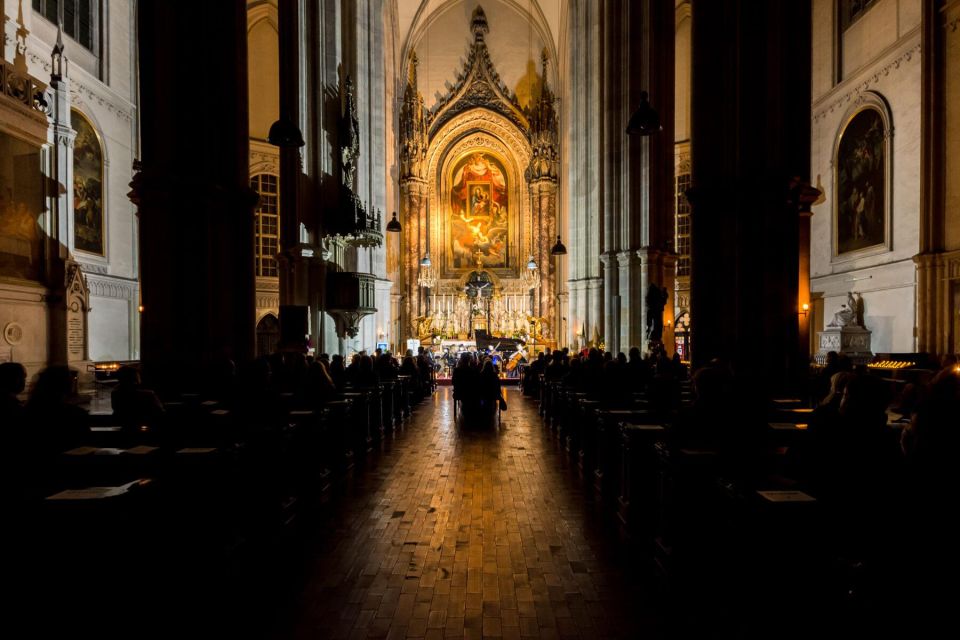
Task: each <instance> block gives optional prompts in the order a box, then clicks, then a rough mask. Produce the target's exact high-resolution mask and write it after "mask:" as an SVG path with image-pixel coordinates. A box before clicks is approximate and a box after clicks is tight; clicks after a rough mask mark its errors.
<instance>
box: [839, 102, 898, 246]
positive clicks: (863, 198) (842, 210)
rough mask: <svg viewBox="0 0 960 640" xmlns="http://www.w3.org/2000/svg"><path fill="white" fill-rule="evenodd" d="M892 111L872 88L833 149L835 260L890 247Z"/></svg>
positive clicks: (847, 119) (846, 122) (845, 121)
mask: <svg viewBox="0 0 960 640" xmlns="http://www.w3.org/2000/svg"><path fill="white" fill-rule="evenodd" d="M888 113H889V112H888V110H887V109H886V104H885V103H884V102H883V99H882V98H881V97H880V96H879V95H876V94H872V93H869V94H868V95H865V97H864V102H863V103H862V104H861V105H859V106H858V107H857V108H855V109H854V110H853V111H852V112H851V113H850V114H849V115H848V116H847V118H846V119H845V120H844V124H843V127H842V128H841V131H840V134H839V135H838V138H837V144H836V150H835V154H834V190H835V196H834V199H833V200H834V206H833V209H834V213H833V221H834V224H833V258H834V260H846V259H853V258H858V257H861V256H865V255H872V254H875V253H881V252H884V251H888V250H890V249H891V248H892V246H891V244H892V242H891V239H892V234H891V223H892V219H891V197H892V184H891V173H892V149H891V137H892V136H891V132H892V129H891V127H890V118H889V115H888Z"/></svg>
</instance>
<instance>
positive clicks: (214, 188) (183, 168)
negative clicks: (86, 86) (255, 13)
mask: <svg viewBox="0 0 960 640" xmlns="http://www.w3.org/2000/svg"><path fill="white" fill-rule="evenodd" d="M246 26H247V13H246V3H244V2H239V1H237V0H234V1H233V2H201V3H194V4H193V5H192V6H191V15H190V19H189V20H185V19H184V16H183V7H182V6H181V4H180V3H174V2H167V1H165V0H141V2H139V3H138V34H139V43H138V44H139V56H138V58H139V64H140V76H139V77H140V121H141V148H142V163H141V169H140V171H139V172H138V173H137V174H136V175H135V176H134V179H133V183H132V185H131V186H132V187H133V190H132V192H131V194H130V195H131V199H132V200H133V201H134V202H135V204H137V209H138V212H137V214H138V217H139V220H140V255H141V259H140V269H141V282H142V289H141V291H142V301H143V313H142V314H141V341H142V349H141V358H142V360H143V363H144V371H145V374H146V375H147V377H148V378H149V379H150V380H151V382H152V384H155V385H157V386H159V387H161V388H164V389H167V390H175V389H196V388H199V387H200V386H202V384H203V382H204V377H203V376H204V374H205V373H207V372H208V371H209V369H210V368H211V367H212V366H213V365H214V364H217V363H218V362H219V361H220V360H221V359H222V358H224V357H229V358H231V359H232V360H234V361H235V362H237V363H242V362H244V361H247V360H250V359H252V357H253V354H254V308H255V307H254V305H255V300H254V270H253V261H254V258H253V255H254V252H253V238H254V229H253V205H254V202H255V199H254V196H253V194H252V192H251V190H250V186H249V175H248V173H249V166H248V163H249V149H248V147H249V124H248V114H247V62H246V61H247V31H246ZM171 43H176V46H175V47H174V46H171ZM199 66H202V67H203V68H205V69H207V70H209V71H210V72H209V73H205V74H204V79H203V93H202V96H203V97H205V98H206V100H205V101H204V100H202V99H201V96H200V95H199V94H198V93H197V89H196V83H195V82H194V80H195V79H196V78H197V77H198V76H197V73H198V71H197V69H198V68H199Z"/></svg>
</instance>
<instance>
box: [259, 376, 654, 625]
mask: <svg viewBox="0 0 960 640" xmlns="http://www.w3.org/2000/svg"><path fill="white" fill-rule="evenodd" d="M450 393H451V391H450V388H449V387H441V388H440V389H439V390H438V391H437V393H436V394H435V395H434V396H433V398H432V399H428V400H427V401H425V402H424V403H422V404H421V405H420V406H419V407H418V408H417V409H416V411H415V412H414V415H413V417H412V418H411V420H409V421H408V422H407V424H406V426H405V427H404V429H403V430H401V431H400V432H398V433H397V434H395V435H394V436H393V437H392V438H391V439H390V440H389V441H388V442H387V443H385V445H384V447H383V451H382V453H377V454H375V455H374V456H373V458H372V459H370V461H369V462H367V463H365V465H364V466H363V467H362V468H358V469H357V470H356V471H355V472H354V474H353V477H352V478H351V479H349V480H348V481H347V483H346V484H345V485H344V486H341V487H338V488H337V489H335V490H334V494H335V495H333V496H332V497H331V504H330V505H329V508H328V509H327V510H326V512H325V513H324V515H323V517H322V518H321V519H320V521H319V522H318V523H316V524H315V525H314V526H313V527H312V530H313V532H314V533H312V534H311V539H310V540H309V552H308V555H307V557H309V558H311V559H310V560H308V561H307V566H306V567H305V570H306V580H305V583H304V587H303V590H302V592H301V593H300V594H299V595H297V596H295V597H293V598H292V599H291V601H292V603H291V604H290V606H289V611H287V612H285V613H283V614H281V616H280V619H279V620H278V623H277V626H276V628H275V634H274V637H277V638H366V637H369V638H383V637H387V638H404V637H408V638H424V637H425V638H444V637H446V638H451V637H456V638H460V637H463V638H481V637H483V638H487V637H496V638H499V637H503V638H521V637H524V638H526V637H529V638H653V637H659V636H658V633H657V627H658V626H659V624H658V615H657V612H656V610H655V609H656V607H654V606H653V605H652V604H651V603H652V602H654V600H655V599H654V598H653V597H652V596H651V595H650V593H649V591H650V590H651V585H652V584H653V582H654V581H653V579H652V578H651V577H650V572H649V570H645V569H643V568H641V567H643V566H644V563H643V562H642V561H637V560H634V559H631V558H630V557H629V555H630V554H629V553H628V551H627V550H628V549H629V548H630V545H628V544H623V543H622V542H621V540H620V539H619V534H618V530H617V528H616V527H615V526H614V525H613V523H611V522H610V521H609V519H608V518H607V519H605V518H603V517H601V516H600V515H599V514H600V513H601V510H600V509H599V506H598V505H596V504H594V503H593V502H592V500H593V497H592V493H591V492H589V491H587V489H586V487H588V486H589V485H588V484H585V483H584V482H583V481H582V480H581V479H580V478H579V476H578V474H577V471H576V466H575V465H572V464H570V462H569V461H568V459H567V457H566V455H565V453H564V452H562V450H561V449H560V448H559V446H558V444H557V442H556V441H555V440H554V439H553V438H551V436H550V433H549V431H548V430H546V429H544V428H543V426H542V423H541V421H540V418H539V416H538V415H537V407H536V404H535V403H534V402H533V401H532V400H530V399H528V398H523V397H522V396H520V395H519V393H518V392H517V391H516V389H515V388H509V389H508V390H507V391H506V393H507V401H508V403H509V410H508V411H506V412H504V413H503V414H502V418H501V421H500V424H499V426H497V425H496V422H495V421H494V423H493V424H489V425H482V426H481V425H477V426H471V427H470V428H466V427H462V426H459V425H458V424H457V422H456V421H455V420H454V415H453V403H452V399H451V395H450Z"/></svg>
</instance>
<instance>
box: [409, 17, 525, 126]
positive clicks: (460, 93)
mask: <svg viewBox="0 0 960 640" xmlns="http://www.w3.org/2000/svg"><path fill="white" fill-rule="evenodd" d="M471 29H472V30H473V44H471V45H470V51H469V52H468V53H467V60H466V62H465V63H464V65H463V68H462V69H461V70H460V72H459V73H458V74H457V81H456V84H454V86H453V88H452V89H451V90H450V91H449V92H448V93H447V94H446V95H445V96H443V97H441V98H440V101H439V102H437V104H436V105H435V106H434V107H433V109H432V110H431V112H430V115H429V118H428V120H429V132H430V137H431V138H432V137H433V136H434V135H435V134H436V133H437V132H438V131H440V129H442V128H443V125H444V124H446V123H447V122H448V121H450V120H451V119H453V118H455V117H457V116H458V115H459V114H461V113H465V112H467V111H469V110H471V109H475V108H477V107H482V108H485V109H489V110H491V111H494V112H496V113H499V114H501V115H503V116H504V117H506V118H508V119H509V120H510V121H511V122H513V123H514V124H516V125H517V126H518V127H520V129H521V130H522V131H527V130H528V129H529V126H530V125H529V122H528V121H527V117H526V115H525V114H524V112H523V109H522V108H521V107H520V104H519V103H518V102H517V97H516V96H515V95H514V94H513V93H512V92H511V91H510V89H508V88H507V85H505V84H504V83H503V80H501V79H500V74H499V73H497V70H496V68H495V67H494V66H493V62H492V61H491V60H490V53H489V51H488V50H487V43H486V40H485V36H486V34H488V33H490V26H489V24H487V15H486V14H485V13H484V11H483V7H481V6H479V5H477V8H476V9H474V11H473V20H472V22H471Z"/></svg>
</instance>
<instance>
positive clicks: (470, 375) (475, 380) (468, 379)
mask: <svg viewBox="0 0 960 640" xmlns="http://www.w3.org/2000/svg"><path fill="white" fill-rule="evenodd" d="M479 378H480V376H479V371H477V370H476V369H475V367H474V360H473V355H472V354H470V353H467V352H464V353H462V354H460V362H458V363H457V366H456V367H454V369H453V376H452V380H451V382H452V384H453V400H454V402H459V403H460V409H461V411H463V412H464V413H470V412H472V411H473V410H474V409H475V408H476V405H477V403H478V401H479V398H478V393H477V387H478V386H479V382H480V380H479Z"/></svg>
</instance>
